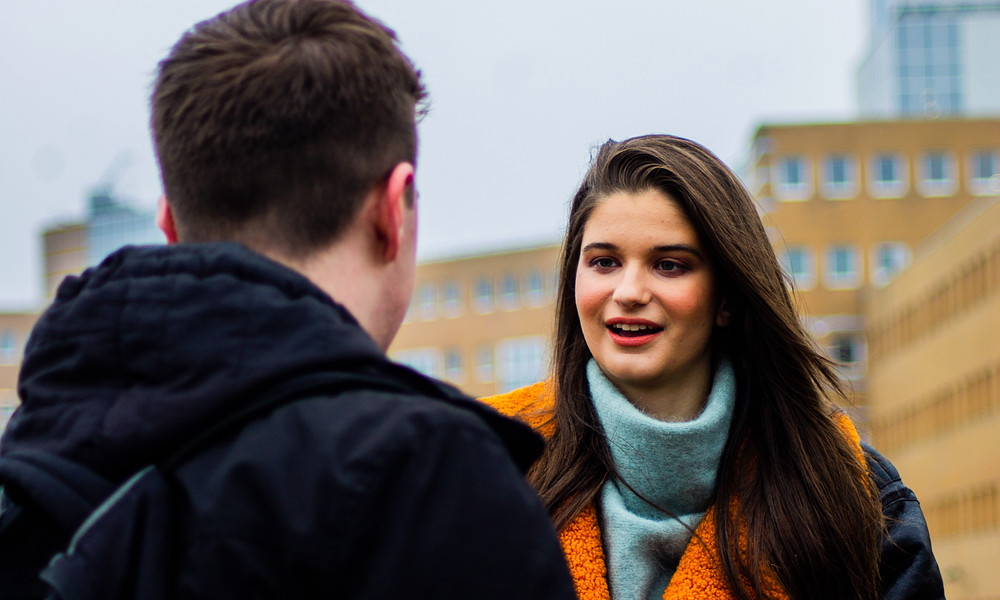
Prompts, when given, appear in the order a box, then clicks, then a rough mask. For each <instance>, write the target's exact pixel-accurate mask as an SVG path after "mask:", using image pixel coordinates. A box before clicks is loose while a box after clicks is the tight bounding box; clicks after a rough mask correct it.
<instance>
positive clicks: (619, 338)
mask: <svg viewBox="0 0 1000 600" xmlns="http://www.w3.org/2000/svg"><path fill="white" fill-rule="evenodd" d="M605 327H607V328H608V333H609V334H610V336H611V341H613V342H614V343H616V344H618V345H619V346H629V347H633V346H642V345H643V344H648V343H649V342H650V341H652V340H653V338H655V337H656V336H658V335H659V334H660V333H661V332H662V331H663V327H660V326H659V325H657V324H656V323H653V322H652V321H647V320H646V319H627V318H622V317H616V318H614V319H608V320H607V322H606V323H605Z"/></svg>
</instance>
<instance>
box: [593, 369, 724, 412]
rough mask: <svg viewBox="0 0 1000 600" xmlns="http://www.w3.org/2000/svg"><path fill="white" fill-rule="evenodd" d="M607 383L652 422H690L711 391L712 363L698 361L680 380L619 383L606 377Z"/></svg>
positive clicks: (701, 407)
mask: <svg viewBox="0 0 1000 600" xmlns="http://www.w3.org/2000/svg"><path fill="white" fill-rule="evenodd" d="M605 376H607V373H605ZM608 380H609V381H611V383H613V384H614V385H615V387H617V388H618V389H619V391H621V393H622V395H623V396H625V398H626V399H627V400H628V401H629V402H631V403H632V405H633V406H635V407H636V408H638V409H639V410H641V411H642V412H644V413H645V414H647V415H649V416H651V417H653V418H654V419H657V420H660V421H671V422H683V421H691V420H693V419H695V418H696V417H697V416H698V415H699V414H701V411H702V409H703V408H705V401H706V400H707V399H708V393H709V392H710V391H711V390H712V363H711V361H702V362H700V363H698V365H697V366H696V367H695V368H693V369H692V370H691V371H689V372H687V373H685V374H684V376H683V377H676V378H672V379H670V380H666V381H661V380H656V381H652V382H649V383H648V384H635V383H630V382H622V381H618V380H616V379H614V378H612V377H610V376H608Z"/></svg>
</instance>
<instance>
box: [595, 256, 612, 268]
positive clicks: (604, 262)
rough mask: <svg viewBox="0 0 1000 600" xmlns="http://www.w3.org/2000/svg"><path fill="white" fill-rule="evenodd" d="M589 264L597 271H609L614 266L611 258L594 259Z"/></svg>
mask: <svg viewBox="0 0 1000 600" xmlns="http://www.w3.org/2000/svg"><path fill="white" fill-rule="evenodd" d="M590 264H591V265H593V266H595V267H597V268H598V269H610V268H612V267H614V266H615V261H614V259H611V258H595V259H594V260H593V261H592V262H591V263H590Z"/></svg>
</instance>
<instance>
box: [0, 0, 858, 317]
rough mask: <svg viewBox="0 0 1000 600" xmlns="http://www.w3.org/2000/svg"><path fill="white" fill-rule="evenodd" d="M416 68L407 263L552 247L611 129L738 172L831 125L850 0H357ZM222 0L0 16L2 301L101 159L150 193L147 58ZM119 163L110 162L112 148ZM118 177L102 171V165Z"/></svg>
mask: <svg viewBox="0 0 1000 600" xmlns="http://www.w3.org/2000/svg"><path fill="white" fill-rule="evenodd" d="M358 3H359V5H360V6H361V7H362V8H363V9H364V10H366V11H367V12H368V13H369V14H371V15H373V16H375V17H377V18H379V19H381V20H383V21H384V22H385V23H386V24H388V25H389V26H390V27H392V28H394V29H395V30H396V32H397V34H398V35H399V37H400V39H401V41H402V44H403V48H404V50H405V51H406V52H407V54H408V55H409V56H410V57H411V58H412V59H413V60H414V62H416V64H417V66H418V67H419V68H420V69H421V70H422V71H423V73H424V77H425V82H426V84H427V87H428V88H429V91H430V94H431V114H430V115H429V116H428V117H427V119H425V120H424V122H423V123H422V124H421V126H420V134H421V153H420V164H419V168H418V175H417V185H418V188H419V190H420V199H421V203H420V227H421V230H420V243H419V252H420V256H421V258H424V259H428V258H434V257H437V256H443V255H450V254H454V253H464V252H470V251H476V250H482V249H492V248H500V247H505V246H508V245H511V244H515V243H525V242H538V241H549V240H555V239H557V237H558V235H559V233H560V231H561V229H562V227H563V225H564V223H563V221H564V218H565V212H566V203H567V200H568V199H569V196H570V195H571V194H572V192H573V190H574V187H575V185H576V184H577V182H578V179H579V177H580V176H581V175H582V173H583V170H584V168H585V167H586V164H587V162H588V159H589V156H590V150H591V148H593V147H594V146H596V145H597V144H599V143H600V142H602V141H604V140H606V139H607V138H609V137H613V138H616V139H621V138H624V137H628V136H632V135H638V134H642V133H650V132H665V133H674V134H678V135H683V136H686V137H690V138H693V139H695V140H697V141H699V142H702V143H704V144H705V145H707V146H708V147H709V148H711V149H712V150H714V151H715V152H716V153H717V154H719V155H720V156H721V157H722V158H723V159H724V160H726V161H727V162H729V163H730V164H731V165H733V166H734V167H738V166H739V165H740V161H742V157H743V156H744V155H745V151H746V147H747V143H748V140H749V138H750V136H751V135H752V133H753V131H754V129H755V128H756V126H757V125H759V124H760V123H762V122H774V121H782V122H786V121H828V120H844V119H848V118H850V117H851V116H852V115H853V114H854V78H853V76H854V70H855V66H856V64H857V61H858V59H859V57H860V55H861V51H862V40H863V37H864V31H865V26H866V18H865V17H866V12H865V10H866V3H865V0H844V1H842V2H828V1H825V0H822V1H821V0H761V1H759V2H718V1H701V2H692V1H690V0H683V1H682V0H662V1H657V2H653V1H644V2H639V1H632V0H620V1H618V2H608V1H607V0H574V1H572V2H571V1H568V0H552V1H545V0H534V1H525V0H508V1H506V2H475V1H469V0H423V1H419V2H418V1H415V0H359V2H358ZM232 4H233V2H232V1H230V0H141V1H140V0H87V1H86V2H80V1H78V0H48V1H46V2H12V3H9V5H7V6H5V7H4V8H5V10H4V18H3V19H2V20H0V56H2V57H3V58H2V60H0V81H2V82H3V83H2V86H3V87H2V92H0V115H2V116H0V210H2V213H0V214H2V218H0V252H2V256H3V261H2V263H0V264H2V265H3V267H2V272H0V309H7V310H10V309H31V308H34V307H36V306H37V304H38V303H39V302H40V301H41V288H42V267H41V238H40V233H41V231H42V229H43V228H44V227H46V226H50V225H53V224H57V223H60V222H69V221H74V220H79V219H80V218H81V217H82V216H83V214H84V210H85V200H86V196H87V193H88V191H89V189H90V188H91V187H92V186H93V185H95V184H96V183H98V181H99V180H100V179H101V177H102V175H103V174H104V173H105V172H106V171H108V170H109V166H110V165H112V164H113V163H116V162H117V163H118V164H119V167H120V168H118V169H117V172H116V173H111V175H112V179H114V184H115V190H116V192H118V193H120V194H121V195H123V196H125V197H126V198H128V199H130V200H132V201H133V203H134V204H135V205H137V206H140V207H143V208H149V207H152V206H154V205H155V202H156V198H157V197H158V196H159V194H160V183H159V179H158V175H157V171H156V166H155V163H154V159H153V153H152V149H151V146H150V142H149V134H148V130H147V119H148V109H147V96H148V93H149V84H150V81H151V79H152V74H153V70H154V68H155V66H156V63H157V61H158V60H159V59H160V58H162V57H163V56H164V55H165V54H166V52H167V51H168V49H169V47H170V46H171V45H172V44H173V42H174V41H176V39H177V38H178V37H179V36H180V34H181V33H182V32H183V31H184V29H186V28H187V27H189V26H190V25H192V24H193V23H195V22H196V21H198V20H201V19H203V18H207V17H210V16H212V15H213V14H215V13H217V12H218V11H220V10H223V9H225V8H228V7H229V6H231V5H232ZM116 157H119V158H117V159H116ZM111 171H115V169H111Z"/></svg>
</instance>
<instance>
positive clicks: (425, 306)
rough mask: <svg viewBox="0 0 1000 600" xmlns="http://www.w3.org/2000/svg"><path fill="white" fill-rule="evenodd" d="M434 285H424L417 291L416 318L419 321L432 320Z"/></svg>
mask: <svg viewBox="0 0 1000 600" xmlns="http://www.w3.org/2000/svg"><path fill="white" fill-rule="evenodd" d="M435 295H436V294H435V293H434V285H433V284H430V283H424V284H422V285H421V286H420V288H419V289H418V290H417V318H419V319H420V320H421V321H432V320H434V312H435V311H434V296H435Z"/></svg>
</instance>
